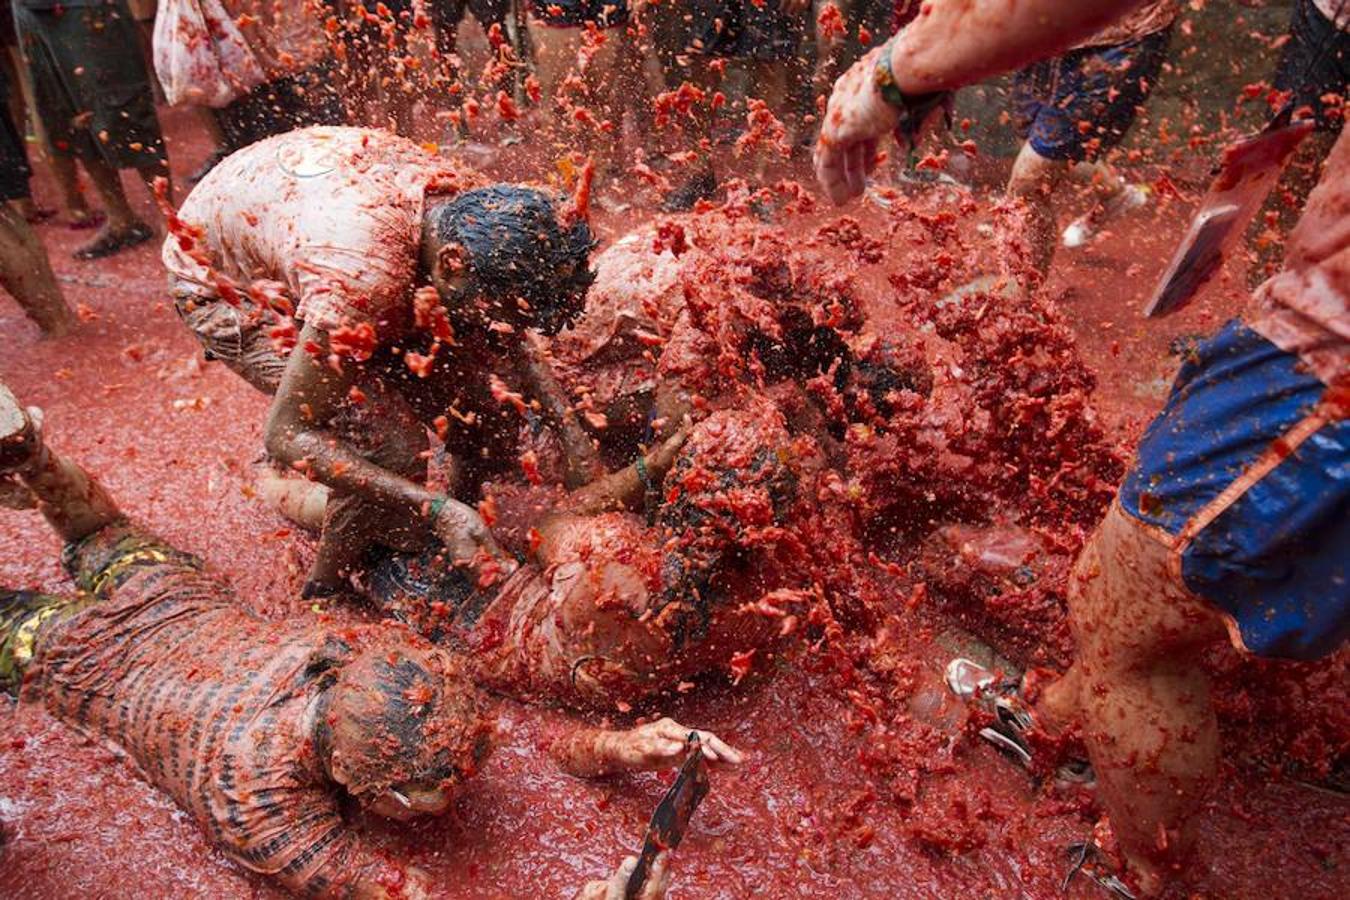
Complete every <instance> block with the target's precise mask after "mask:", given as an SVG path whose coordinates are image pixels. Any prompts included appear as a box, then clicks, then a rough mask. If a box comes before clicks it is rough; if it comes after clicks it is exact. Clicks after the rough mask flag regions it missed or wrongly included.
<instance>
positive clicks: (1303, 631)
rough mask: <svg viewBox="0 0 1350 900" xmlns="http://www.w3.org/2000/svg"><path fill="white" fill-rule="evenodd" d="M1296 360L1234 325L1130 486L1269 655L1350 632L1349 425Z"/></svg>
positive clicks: (1156, 427)
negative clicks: (1337, 415) (1349, 567)
mask: <svg viewBox="0 0 1350 900" xmlns="http://www.w3.org/2000/svg"><path fill="white" fill-rule="evenodd" d="M1325 391H1326V385H1325V384H1324V383H1323V382H1322V381H1320V380H1319V379H1318V378H1316V377H1315V376H1314V375H1312V374H1310V373H1308V372H1307V371H1305V367H1304V366H1303V365H1302V363H1301V362H1300V361H1299V359H1298V357H1297V356H1295V355H1293V354H1290V353H1286V352H1285V351H1283V350H1281V349H1280V348H1278V347H1276V346H1275V345H1274V344H1272V343H1270V342H1269V341H1267V340H1266V339H1265V338H1263V337H1261V336H1260V335H1259V334H1257V333H1256V332H1254V331H1252V330H1251V329H1249V328H1247V327H1246V326H1245V325H1243V324H1242V323H1241V322H1240V321H1238V320H1234V321H1232V322H1229V323H1228V324H1227V325H1225V326H1224V327H1223V328H1222V329H1221V330H1220V331H1219V333H1218V334H1216V335H1214V336H1213V337H1211V338H1209V339H1208V340H1206V341H1203V342H1201V343H1200V344H1199V345H1198V346H1197V347H1195V348H1194V350H1193V352H1192V353H1191V354H1190V356H1189V358H1188V359H1187V361H1186V362H1185V364H1184V365H1183V366H1182V368H1181V371H1180V372H1179V373H1178V375H1177V380H1176V383H1175V384H1174V385H1173V387H1172V394H1171V397H1169V398H1168V401H1167V406H1166V407H1165V408H1164V409H1163V411H1162V413H1161V414H1160V415H1159V416H1158V418H1156V419H1154V421H1153V424H1152V425H1150V426H1149V429H1148V431H1147V433H1145V435H1144V438H1143V441H1142V442H1141V443H1140V445H1139V452H1138V458H1137V460H1136V462H1135V465H1134V468H1133V469H1132V470H1131V471H1130V473H1129V474H1128V475H1127V476H1126V478H1125V483H1124V484H1123V485H1122V486H1121V489H1120V505H1121V508H1122V509H1123V510H1124V511H1125V513H1126V514H1128V515H1130V516H1131V517H1133V518H1135V519H1138V520H1139V521H1142V522H1144V523H1146V524H1148V525H1151V526H1154V528H1156V529H1161V531H1162V532H1165V533H1166V536H1168V537H1169V538H1170V539H1171V542H1172V545H1173V547H1174V549H1175V550H1176V551H1177V552H1178V554H1179V559H1178V562H1179V569H1180V575H1181V578H1182V580H1183V581H1184V582H1185V584H1186V587H1187V588H1188V589H1189V590H1190V591H1191V592H1192V593H1195V594H1197V595H1199V596H1201V597H1203V598H1204V599H1205V600H1207V601H1208V602H1210V603H1212V604H1214V605H1215V606H1216V607H1218V609H1219V610H1220V611H1221V612H1222V613H1223V614H1224V615H1225V617H1226V618H1227V620H1228V622H1229V625H1230V629H1229V630H1230V632H1232V633H1233V634H1234V636H1235V638H1236V639H1237V640H1239V641H1240V643H1241V645H1242V646H1243V647H1245V648H1246V649H1247V650H1249V651H1251V652H1252V653H1255V654H1258V655H1260V656H1273V657H1283V658H1288V659H1315V658H1317V657H1320V656H1325V655H1326V654H1328V653H1331V652H1333V651H1334V650H1336V648H1337V647H1339V646H1340V645H1341V643H1342V642H1343V641H1344V640H1345V639H1346V637H1347V635H1348V634H1350V627H1348V626H1350V575H1348V574H1347V571H1346V568H1347V565H1348V564H1350V421H1347V420H1345V419H1337V418H1335V416H1334V414H1331V413H1328V412H1326V409H1327V406H1329V405H1330V404H1328V405H1327V406H1322V405H1320V403H1319V401H1321V400H1322V398H1323V393H1324V392H1325Z"/></svg>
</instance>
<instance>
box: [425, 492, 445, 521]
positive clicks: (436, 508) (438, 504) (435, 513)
mask: <svg viewBox="0 0 1350 900" xmlns="http://www.w3.org/2000/svg"><path fill="white" fill-rule="evenodd" d="M448 502H450V498H449V497H437V498H436V499H435V500H432V501H431V502H430V503H428V504H427V517H428V518H430V519H431V521H433V522H435V521H436V520H437V519H439V518H440V517H441V510H443V509H445V504H446V503H448Z"/></svg>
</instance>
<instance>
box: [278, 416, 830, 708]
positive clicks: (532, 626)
mask: <svg viewBox="0 0 1350 900" xmlns="http://www.w3.org/2000/svg"><path fill="white" fill-rule="evenodd" d="M686 434H687V440H686ZM822 464H823V461H822V459H821V458H820V455H819V451H818V450H816V449H815V446H814V443H813V442H812V441H810V440H809V439H806V438H794V437H792V436H791V435H790V434H789V433H788V431H787V428H786V421H785V420H784V418H783V416H782V415H781V414H780V413H779V412H778V411H777V410H776V409H775V408H774V406H773V405H772V403H770V402H769V401H768V400H766V399H764V398H758V399H749V400H747V401H745V402H743V403H742V404H741V405H740V406H739V408H730V409H725V410H721V411H719V412H716V413H713V414H712V415H710V416H709V417H708V418H706V419H704V420H703V421H702V422H700V423H698V424H697V425H694V426H692V428H688V427H687V428H685V429H682V430H681V431H680V432H677V434H675V435H674V436H672V437H671V438H669V439H667V440H666V441H665V442H664V443H663V444H662V445H661V446H659V447H657V448H655V449H654V450H652V451H651V452H649V453H648V454H646V455H645V456H644V457H643V458H642V459H641V460H640V461H639V462H638V463H637V464H635V465H633V466H629V467H628V468H626V469H623V470H621V471H619V472H616V473H614V474H613V475H610V476H607V477H605V478H602V479H599V480H597V481H595V482H593V483H591V484H590V485H587V486H586V487H584V488H582V489H580V490H577V491H574V492H572V493H571V494H568V495H566V496H564V497H562V498H561V499H560V498H559V496H558V491H557V489H556V488H553V487H550V486H546V485H541V486H540V487H538V488H535V489H523V490H520V491H516V492H515V494H514V496H512V497H511V498H510V499H503V500H500V501H499V502H498V507H499V509H500V511H501V515H502V516H503V519H505V517H506V516H507V515H508V514H509V515H510V521H509V522H508V521H502V522H500V523H499V524H498V525H497V526H496V528H497V531H498V533H499V534H500V535H501V536H502V540H503V543H504V544H505V545H506V546H508V547H510V548H512V549H515V550H516V551H517V552H518V553H519V554H520V555H521V556H522V557H523V558H524V559H525V563H524V564H523V565H522V566H521V567H520V568H519V569H518V570H516V571H515V573H513V574H512V575H511V576H509V577H508V578H506V579H505V580H504V581H501V582H499V583H497V584H495V585H493V586H491V587H490V588H488V589H480V588H477V587H476V577H475V576H474V574H473V573H472V571H470V573H469V575H468V577H465V576H464V575H462V574H460V572H459V570H454V569H450V568H449V567H448V566H447V565H446V562H445V560H444V559H443V558H442V557H443V554H441V555H439V556H438V555H437V554H434V553H429V554H424V555H423V556H422V557H420V558H416V559H411V560H410V559H406V558H402V559H395V560H390V562H391V563H394V564H393V565H377V566H373V567H372V570H371V575H372V580H371V583H370V584H369V585H368V591H369V593H370V595H371V596H372V597H374V598H376V599H377V602H378V605H379V606H380V607H381V608H382V609H384V610H385V611H386V612H387V613H389V614H391V615H393V616H395V617H396V618H399V619H402V620H404V621H406V622H408V623H409V624H411V625H412V626H413V627H414V628H415V629H417V630H418V631H420V632H421V633H423V634H425V635H427V636H429V637H430V638H431V639H432V640H433V641H434V642H436V643H438V644H441V645H445V646H452V647H460V648H462V649H463V650H464V652H465V653H466V654H467V656H468V659H469V668H470V671H471V672H472V677H473V678H474V679H475V681H477V682H478V683H479V684H480V685H483V686H486V687H489V688H491V689H493V690H496V691H499V692H502V693H506V694H509V695H511V696H514V697H517V698H520V699H524V700H527V701H544V702H551V703H562V704H564V705H568V706H573V707H593V708H598V709H614V708H615V707H616V706H618V708H620V709H624V708H626V707H627V706H630V705H633V704H636V703H639V702H641V701H643V700H646V699H649V698H651V697H653V696H655V695H658V694H660V693H663V692H668V691H672V690H676V689H677V688H680V686H681V685H682V684H684V685H686V687H684V688H682V689H683V690H687V689H688V688H689V687H692V684H691V683H690V682H689V680H690V679H692V678H695V677H697V676H699V675H701V674H705V673H708V672H712V671H718V670H721V671H727V670H728V669H730V670H731V671H732V673H733V677H739V676H738V675H737V674H736V666H737V665H746V666H749V665H750V663H751V661H752V660H753V659H754V658H755V656H756V655H757V654H758V655H759V657H760V659H761V660H762V659H763V658H765V657H767V656H768V655H769V654H771V653H772V652H773V650H774V648H775V645H776V644H777V642H778V640H779V638H780V637H781V636H783V635H784V634H786V633H789V632H791V631H792V630H793V628H794V627H795V624H796V623H797V622H799V621H800V620H801V617H802V613H803V612H804V608H805V607H806V606H807V605H809V603H810V602H811V597H812V596H813V595H811V589H812V586H813V583H814V578H813V577H812V574H811V571H812V570H811V561H812V557H811V552H810V547H809V546H808V545H809V544H810V542H811V541H812V538H811V536H810V535H811V532H810V531H809V529H808V525H812V526H814V525H815V522H814V518H813V517H814V515H815V513H816V510H815V488H814V485H815V483H816V477H817V475H818V473H819V470H820V468H821V466H822ZM290 484H291V485H293V486H295V487H296V489H297V490H301V491H303V490H310V489H312V487H311V486H309V485H308V484H307V483H305V482H294V481H292V482H290ZM292 503H293V505H301V503H300V501H298V500H297V501H292ZM508 506H509V507H511V509H509V510H508V508H507V507H508ZM737 660H740V661H741V662H740V663H738V662H737ZM740 674H741V675H743V674H744V672H741V673H740Z"/></svg>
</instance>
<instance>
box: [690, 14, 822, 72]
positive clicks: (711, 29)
mask: <svg viewBox="0 0 1350 900" xmlns="http://www.w3.org/2000/svg"><path fill="white" fill-rule="evenodd" d="M692 12H693V29H692V34H693V36H694V38H695V39H696V40H697V44H696V49H698V50H700V51H701V52H702V53H705V54H707V55H708V56H716V57H722V58H727V59H744V60H750V61H752V62H781V61H783V60H789V59H796V58H797V57H798V56H800V55H801V53H802V48H803V45H804V43H805V41H806V33H807V32H806V27H807V23H808V21H809V20H810V13H802V14H798V15H791V14H789V13H787V12H785V11H784V10H783V5H782V0H763V2H762V3H759V4H756V3H755V2H752V0H721V2H700V3H695V4H693V9H692Z"/></svg>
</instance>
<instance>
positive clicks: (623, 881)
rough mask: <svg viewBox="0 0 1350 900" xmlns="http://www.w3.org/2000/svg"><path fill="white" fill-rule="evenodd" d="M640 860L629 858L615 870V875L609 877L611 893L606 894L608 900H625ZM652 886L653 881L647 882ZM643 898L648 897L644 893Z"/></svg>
mask: <svg viewBox="0 0 1350 900" xmlns="http://www.w3.org/2000/svg"><path fill="white" fill-rule="evenodd" d="M637 864H638V858H637V857H636V856H629V857H626V858H625V859H624V861H623V862H621V863H619V867H618V868H617V869H615V870H614V874H613V875H611V876H610V877H609V891H608V893H607V894H606V898H607V900H623V898H624V895H625V894H627V893H628V879H630V878H632V877H633V870H634V869H636V868H637ZM647 883H648V884H651V879H650V878H649V879H648V880H647ZM641 896H643V897H645V896H647V893H646V891H643V893H642V894H641Z"/></svg>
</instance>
